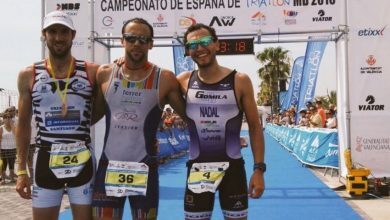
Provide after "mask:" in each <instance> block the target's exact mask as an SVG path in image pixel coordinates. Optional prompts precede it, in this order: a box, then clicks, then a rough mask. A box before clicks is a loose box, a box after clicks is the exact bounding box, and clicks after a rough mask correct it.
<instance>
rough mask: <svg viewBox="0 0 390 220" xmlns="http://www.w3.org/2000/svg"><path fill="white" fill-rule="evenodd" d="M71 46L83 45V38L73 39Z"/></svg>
mask: <svg viewBox="0 0 390 220" xmlns="http://www.w3.org/2000/svg"><path fill="white" fill-rule="evenodd" d="M72 44H73V47H83V46H84V45H85V42H84V41H83V40H73V42H72Z"/></svg>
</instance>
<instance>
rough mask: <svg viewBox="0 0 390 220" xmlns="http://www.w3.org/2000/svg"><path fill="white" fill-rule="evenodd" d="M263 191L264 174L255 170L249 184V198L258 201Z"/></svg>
mask: <svg viewBox="0 0 390 220" xmlns="http://www.w3.org/2000/svg"><path fill="white" fill-rule="evenodd" d="M264 189H265V183H264V174H263V171H261V170H255V171H254V172H253V174H252V177H251V180H250V182H249V192H248V193H249V194H248V195H249V197H251V198H254V199H258V198H260V197H261V196H262V195H263V192H264Z"/></svg>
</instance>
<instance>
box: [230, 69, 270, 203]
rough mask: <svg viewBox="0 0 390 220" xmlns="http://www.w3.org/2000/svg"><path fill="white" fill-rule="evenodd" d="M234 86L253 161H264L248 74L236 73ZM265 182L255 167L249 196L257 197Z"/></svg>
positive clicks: (262, 145)
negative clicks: (244, 117) (247, 131)
mask: <svg viewBox="0 0 390 220" xmlns="http://www.w3.org/2000/svg"><path fill="white" fill-rule="evenodd" d="M235 81H236V83H235V87H236V91H237V97H238V99H239V100H238V101H239V105H240V108H241V109H242V110H243V111H244V113H245V116H246V119H247V122H248V128H249V138H250V143H251V148H252V153H253V160H254V163H259V162H264V137H263V129H262V126H261V124H260V120H259V116H258V112H257V106H256V102H255V98H254V92H253V86H252V82H251V80H250V78H249V77H248V75H246V74H243V73H237V74H236V78H235ZM264 188H265V183H264V177H263V172H262V171H261V170H258V169H256V170H255V171H254V172H253V174H252V177H251V179H250V182H249V196H250V197H252V198H259V197H261V195H262V194H263V192H264Z"/></svg>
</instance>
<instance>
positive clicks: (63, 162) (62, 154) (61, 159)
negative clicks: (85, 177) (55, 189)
mask: <svg viewBox="0 0 390 220" xmlns="http://www.w3.org/2000/svg"><path fill="white" fill-rule="evenodd" d="M90 157H91V152H90V151H89V149H88V148H87V147H86V146H85V143H84V142H77V143H72V144H53V145H52V147H51V151H50V161H49V167H50V169H51V170H52V171H53V173H54V175H55V176H56V177H57V178H59V179H62V178H69V177H75V176H77V175H78V174H79V173H80V172H81V170H82V169H83V168H84V166H85V163H86V162H87V161H88V160H89V158H90Z"/></svg>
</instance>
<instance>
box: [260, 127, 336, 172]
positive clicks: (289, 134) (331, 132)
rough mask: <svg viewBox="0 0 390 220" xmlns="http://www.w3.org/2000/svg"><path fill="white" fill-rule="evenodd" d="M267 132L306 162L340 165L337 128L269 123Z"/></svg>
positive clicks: (323, 165) (318, 165) (315, 164)
mask: <svg viewBox="0 0 390 220" xmlns="http://www.w3.org/2000/svg"><path fill="white" fill-rule="evenodd" d="M265 132H266V133H268V134H269V135H271V136H272V137H273V138H275V139H276V140H277V141H278V142H279V143H280V144H281V145H282V146H283V147H285V148H286V149H287V150H288V151H290V152H291V153H292V154H293V155H294V156H295V157H296V158H298V160H300V161H301V162H302V163H304V164H308V165H311V166H316V167H329V168H336V169H337V168H338V167H339V148H338V143H339V141H338V135H337V130H336V129H326V128H304V127H300V128H292V127H291V128H290V127H286V126H279V125H273V124H267V125H266V126H265Z"/></svg>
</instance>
